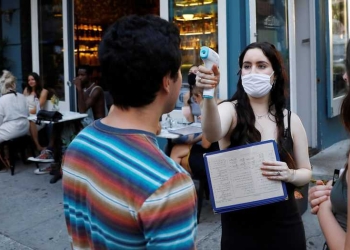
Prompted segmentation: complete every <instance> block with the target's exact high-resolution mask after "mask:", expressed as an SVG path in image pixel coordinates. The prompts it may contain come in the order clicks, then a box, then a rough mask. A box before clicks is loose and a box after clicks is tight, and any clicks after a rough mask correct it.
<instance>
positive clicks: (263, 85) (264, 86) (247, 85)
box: [242, 72, 274, 98]
mask: <svg viewBox="0 0 350 250" xmlns="http://www.w3.org/2000/svg"><path fill="white" fill-rule="evenodd" d="M273 73H274V72H272V73H271V75H266V74H247V75H244V76H242V85H243V88H244V91H245V92H246V93H247V94H248V95H250V96H251V97H254V98H260V97H263V96H265V95H267V94H268V93H269V92H270V90H271V88H272V84H271V80H270V79H271V76H272V75H273Z"/></svg>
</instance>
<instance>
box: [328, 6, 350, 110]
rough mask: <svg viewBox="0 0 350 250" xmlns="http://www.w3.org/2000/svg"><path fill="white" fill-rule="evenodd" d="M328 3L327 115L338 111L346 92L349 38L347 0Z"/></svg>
mask: <svg viewBox="0 0 350 250" xmlns="http://www.w3.org/2000/svg"><path fill="white" fill-rule="evenodd" d="M328 3H329V5H328V15H329V19H328V25H329V26H328V27H329V28H328V31H329V34H328V36H329V44H328V53H329V57H328V58H329V62H328V63H329V64H328V65H329V66H328V67H329V69H330V70H329V71H328V77H327V82H328V85H327V92H328V93H327V95H328V98H327V100H328V108H327V110H328V117H334V116H337V115H338V114H339V113H340V105H341V103H342V101H343V98H344V96H345V94H346V82H345V81H344V80H343V74H344V73H345V71H346V70H345V51H346V44H347V41H348V39H349V32H348V12H347V8H348V7H347V0H330V1H329V2H328Z"/></svg>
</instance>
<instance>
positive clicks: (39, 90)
mask: <svg viewBox="0 0 350 250" xmlns="http://www.w3.org/2000/svg"><path fill="white" fill-rule="evenodd" d="M23 94H24V96H25V97H26V99H27V104H28V107H29V113H30V114H34V115H35V114H36V113H38V112H39V110H40V109H43V108H44V105H45V102H46V100H47V98H48V94H49V91H48V90H47V89H44V88H43V85H42V84H41V81H40V77H39V75H38V74H37V73H35V72H32V73H30V74H29V75H28V82H27V84H26V87H25V88H24V91H23ZM44 126H45V124H41V125H38V124H35V123H34V122H32V121H31V122H30V134H31V136H32V138H33V141H34V143H35V146H36V149H37V150H38V151H39V152H41V151H43V150H44V149H45V147H43V146H41V145H40V143H39V138H38V131H39V130H41V129H42V128H43V127H44ZM42 153H45V152H42Z"/></svg>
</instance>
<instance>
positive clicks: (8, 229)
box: [0, 141, 349, 250]
mask: <svg viewBox="0 0 350 250" xmlns="http://www.w3.org/2000/svg"><path fill="white" fill-rule="evenodd" d="M348 147H349V141H341V142H339V143H336V144H334V145H333V146H332V147H330V148H328V149H326V150H324V151H322V152H320V153H319V154H317V155H315V156H313V157H312V158H311V163H312V165H313V173H314V176H315V177H316V178H317V177H322V178H328V179H329V178H331V177H332V176H333V169H334V168H338V167H339V166H340V167H342V166H343V165H344V162H345V160H346V157H345V154H346V151H347V149H348ZM34 170H35V164H30V165H23V164H21V163H20V162H19V161H18V163H17V166H16V173H15V175H14V176H11V175H10V173H9V172H7V173H0V190H2V194H1V196H0V221H1V223H0V249H1V250H31V249H38V250H47V249H52V250H56V249H57V250H63V249H70V246H69V244H68V235H67V230H66V226H65V221H64V216H63V208H62V187H61V181H58V182H57V183H56V184H50V183H49V181H50V179H51V177H52V176H50V175H35V174H34V173H33V172H34ZM303 222H304V225H305V231H306V238H307V246H308V249H309V250H319V249H322V246H323V243H324V238H323V235H322V232H321V230H320V227H319V224H318V221H317V217H316V216H314V215H312V214H311V213H310V212H309V211H306V212H305V213H304V215H303ZM220 237H221V223H220V215H214V214H213V213H212V211H211V206H210V203H209V201H205V202H204V206H203V210H202V214H201V221H200V224H199V225H198V237H197V249H198V250H205V249H208V250H216V249H220ZM281 249H283V247H282V248H281Z"/></svg>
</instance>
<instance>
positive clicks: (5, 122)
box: [0, 70, 29, 168]
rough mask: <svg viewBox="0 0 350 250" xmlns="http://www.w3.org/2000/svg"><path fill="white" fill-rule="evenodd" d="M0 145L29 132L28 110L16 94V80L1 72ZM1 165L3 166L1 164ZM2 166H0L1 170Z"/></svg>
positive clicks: (5, 71) (21, 96)
mask: <svg viewBox="0 0 350 250" xmlns="http://www.w3.org/2000/svg"><path fill="white" fill-rule="evenodd" d="M0 88H1V95H2V96H1V98H0V143H1V142H4V141H8V140H10V139H14V138H17V137H20V136H23V135H26V134H28V132H29V121H28V116H29V109H28V105H27V101H26V98H25V97H24V96H23V95H22V94H20V93H17V92H16V78H15V77H14V76H13V75H12V74H11V73H10V72H9V71H7V70H3V74H2V76H1V78H0ZM1 165H3V164H1ZM3 167H4V166H0V168H3Z"/></svg>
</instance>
